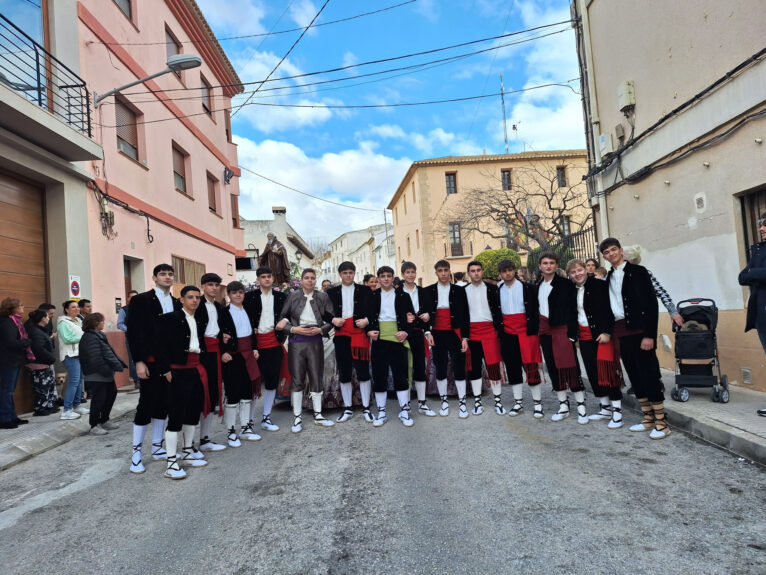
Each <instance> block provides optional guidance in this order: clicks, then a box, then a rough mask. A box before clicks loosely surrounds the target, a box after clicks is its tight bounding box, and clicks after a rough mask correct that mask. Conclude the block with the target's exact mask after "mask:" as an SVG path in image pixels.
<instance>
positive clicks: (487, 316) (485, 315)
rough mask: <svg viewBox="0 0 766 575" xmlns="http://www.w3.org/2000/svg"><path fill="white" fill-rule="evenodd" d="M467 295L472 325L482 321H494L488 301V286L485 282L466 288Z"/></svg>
mask: <svg viewBox="0 0 766 575" xmlns="http://www.w3.org/2000/svg"><path fill="white" fill-rule="evenodd" d="M465 295H466V297H467V298H468V314H469V316H470V318H471V323H476V322H480V321H492V312H491V311H490V309H489V302H488V301H487V286H486V285H485V284H484V282H482V283H481V285H479V286H476V285H474V284H473V283H471V284H469V285H467V286H466V287H465Z"/></svg>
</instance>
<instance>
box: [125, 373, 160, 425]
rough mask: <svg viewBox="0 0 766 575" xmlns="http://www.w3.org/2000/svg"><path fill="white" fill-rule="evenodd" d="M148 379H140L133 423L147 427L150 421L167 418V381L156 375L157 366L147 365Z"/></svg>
mask: <svg viewBox="0 0 766 575" xmlns="http://www.w3.org/2000/svg"><path fill="white" fill-rule="evenodd" d="M146 366H147V368H148V369H149V379H142V380H141V384H140V386H139V388H138V405H137V406H136V416H135V418H134V419H133V423H135V424H136V425H149V424H150V423H151V422H152V419H165V418H166V417H167V416H168V406H167V404H168V390H167V386H168V381H167V379H165V378H164V377H162V376H161V375H160V374H159V373H157V365H156V364H154V363H147V364H146Z"/></svg>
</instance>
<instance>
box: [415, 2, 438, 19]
mask: <svg viewBox="0 0 766 575" xmlns="http://www.w3.org/2000/svg"><path fill="white" fill-rule="evenodd" d="M414 10H415V12H417V13H418V14H420V15H421V16H424V17H425V18H426V19H427V20H430V21H431V22H435V21H436V20H438V19H439V3H438V2H437V1H436V0H420V2H418V3H417V4H415V8H414Z"/></svg>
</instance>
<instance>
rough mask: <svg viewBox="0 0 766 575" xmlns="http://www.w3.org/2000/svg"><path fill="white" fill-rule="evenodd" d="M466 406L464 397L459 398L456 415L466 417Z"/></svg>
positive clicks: (461, 417)
mask: <svg viewBox="0 0 766 575" xmlns="http://www.w3.org/2000/svg"><path fill="white" fill-rule="evenodd" d="M468 415H469V414H468V408H467V407H466V406H465V398H463V399H461V400H460V405H459V406H458V410H457V416H458V417H459V418H460V419H466V418H467V417H468Z"/></svg>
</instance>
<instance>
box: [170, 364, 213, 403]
mask: <svg viewBox="0 0 766 575" xmlns="http://www.w3.org/2000/svg"><path fill="white" fill-rule="evenodd" d="M170 369H196V370H197V373H199V378H200V380H201V381H202V389H203V390H204V396H205V399H204V400H203V401H202V415H203V416H205V417H207V414H208V413H210V392H209V391H208V383H207V370H206V369H205V368H204V367H203V365H202V363H200V360H199V354H198V353H188V354H186V364H180V363H171V364H170ZM170 385H173V383H172V382H171V383H170Z"/></svg>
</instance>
